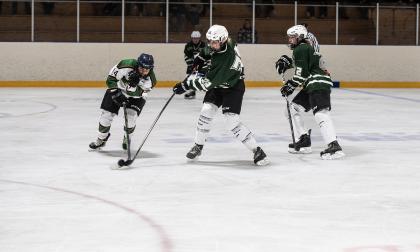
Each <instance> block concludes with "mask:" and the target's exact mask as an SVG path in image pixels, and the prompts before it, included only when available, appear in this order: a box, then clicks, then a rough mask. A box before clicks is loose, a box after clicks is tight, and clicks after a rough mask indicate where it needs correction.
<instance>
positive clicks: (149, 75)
mask: <svg viewBox="0 0 420 252" xmlns="http://www.w3.org/2000/svg"><path fill="white" fill-rule="evenodd" d="M153 67H154V59H153V56H152V55H150V54H146V53H142V54H141V55H140V56H139V57H138V59H137V60H136V59H124V60H121V61H120V62H119V63H118V64H117V65H115V66H114V67H112V68H111V70H110V71H109V74H108V78H107V80H106V85H107V86H108V88H107V90H106V92H105V95H104V98H103V99H102V103H101V110H102V112H101V116H100V118H99V129H98V138H97V139H96V141H95V142H92V143H90V144H89V148H90V150H97V149H100V148H102V147H104V146H105V144H106V142H107V140H108V139H109V136H110V135H111V133H109V131H110V129H111V124H112V121H113V119H114V116H115V115H118V111H119V110H120V107H122V106H123V104H125V105H126V108H127V125H128V128H125V130H126V132H127V133H128V134H129V135H131V134H132V133H133V132H134V129H135V127H136V120H137V117H138V116H139V115H140V112H141V110H142V109H143V106H144V105H145V103H146V97H147V94H148V93H149V92H150V91H151V90H152V88H153V87H154V86H155V85H156V77H155V74H154V72H153ZM122 147H123V149H124V150H126V149H127V138H126V135H124V139H123V144H122Z"/></svg>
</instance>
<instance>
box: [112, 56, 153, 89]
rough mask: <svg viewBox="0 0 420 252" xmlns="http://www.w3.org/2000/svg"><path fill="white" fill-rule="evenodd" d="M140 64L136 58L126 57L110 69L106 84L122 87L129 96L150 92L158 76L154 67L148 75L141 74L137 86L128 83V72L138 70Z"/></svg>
mask: <svg viewBox="0 0 420 252" xmlns="http://www.w3.org/2000/svg"><path fill="white" fill-rule="evenodd" d="M137 68H138V64H137V60H136V59H124V60H121V61H120V62H119V63H118V64H117V65H115V66H113V67H112V68H111V70H110V71H109V74H108V78H107V79H106V85H107V86H108V88H110V89H112V88H118V89H121V91H122V92H123V94H124V95H125V96H127V97H140V96H141V95H142V94H143V92H149V91H150V90H152V88H153V87H154V86H155V85H156V76H155V73H154V72H153V69H151V70H150V72H149V74H148V75H147V76H140V80H139V83H138V84H137V86H135V87H130V86H129V85H128V81H127V80H128V74H129V73H130V72H131V71H137Z"/></svg>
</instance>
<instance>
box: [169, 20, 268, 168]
mask: <svg viewBox="0 0 420 252" xmlns="http://www.w3.org/2000/svg"><path fill="white" fill-rule="evenodd" d="M228 36H229V34H228V31H227V30H226V28H225V27H224V26H221V25H213V26H211V27H210V29H209V30H208V31H207V33H206V38H207V41H208V46H206V47H205V48H203V49H202V50H201V52H200V55H199V56H197V57H196V58H195V60H194V68H195V67H197V68H198V69H199V68H200V66H202V65H203V64H204V63H205V62H206V61H207V60H210V66H209V69H208V72H207V74H206V75H205V76H198V75H190V76H189V77H188V78H186V79H185V80H184V81H182V82H179V83H177V84H176V85H175V86H174V88H173V91H174V92H175V93H176V94H183V93H184V92H186V91H187V90H191V89H192V90H201V91H205V92H206V94H205V96H204V101H203V107H202V109H201V113H200V116H199V118H198V122H197V129H196V134H195V144H194V146H193V147H192V148H191V150H190V151H189V152H188V153H187V158H189V159H195V158H196V157H198V156H200V155H201V152H202V149H203V146H204V143H205V141H206V139H207V136H208V134H209V132H210V129H211V123H212V120H213V118H214V117H215V115H216V113H217V111H218V108H219V107H220V106H221V107H222V113H223V115H224V117H225V120H226V128H227V129H228V130H229V131H230V132H232V134H233V135H234V136H235V137H236V138H237V139H238V140H239V141H241V142H242V143H243V144H244V145H245V146H246V147H247V148H248V149H249V150H251V151H252V152H253V153H254V163H255V164H256V165H267V164H268V163H269V161H268V159H267V156H266V154H265V153H264V151H263V150H262V149H261V147H260V146H258V144H257V142H256V141H255V138H254V136H253V134H252V132H251V131H250V130H249V129H248V128H247V127H246V126H245V125H244V124H243V123H242V122H241V120H240V118H239V114H240V112H241V107H242V99H243V95H244V92H245V83H244V67H243V65H242V61H241V56H240V54H239V51H238V48H237V46H236V43H235V42H233V41H232V40H231V39H230V38H229V37H228Z"/></svg>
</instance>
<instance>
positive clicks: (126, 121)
mask: <svg viewBox="0 0 420 252" xmlns="http://www.w3.org/2000/svg"><path fill="white" fill-rule="evenodd" d="M123 109H124V121H125V135H126V137H127V156H128V157H127V159H128V160H130V159H131V149H130V142H131V141H130V133H129V132H128V118H127V103H126V102H123Z"/></svg>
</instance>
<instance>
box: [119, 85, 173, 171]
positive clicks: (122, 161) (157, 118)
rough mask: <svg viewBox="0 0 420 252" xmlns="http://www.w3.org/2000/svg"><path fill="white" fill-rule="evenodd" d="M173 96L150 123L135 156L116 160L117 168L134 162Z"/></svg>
mask: <svg viewBox="0 0 420 252" xmlns="http://www.w3.org/2000/svg"><path fill="white" fill-rule="evenodd" d="M174 96H175V93H173V94H172V95H171V97H169V99H168V101H167V102H166V103H165V105H164V106H163V108H162V110H161V111H160V112H159V114H158V116H157V117H156V119H155V121H154V122H153V123H152V126H151V127H150V129H149V131H148V132H147V133H146V136H145V137H144V139H143V142H142V143H141V144H140V147H139V148H138V150H137V152H136V154H135V155H134V157H133V158H132V159H130V158H129V159H127V160H124V159H120V160H118V167H119V168H121V167H123V166H129V165H131V164H132V163H133V162H134V160H135V159H136V157H137V155H138V154H139V152H140V150H141V148H142V147H143V145H144V143H145V142H146V140H147V138H148V137H149V135H150V132H152V130H153V128H154V127H155V125H156V122H157V121H158V120H159V118H160V116H161V115H162V113H163V111H165V109H166V107H167V106H168V104H169V102H170V101H171V100H172V98H174Z"/></svg>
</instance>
